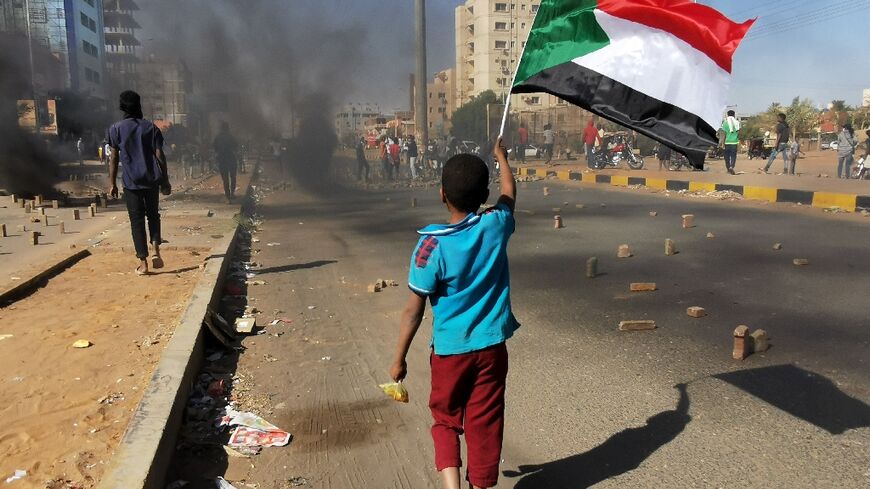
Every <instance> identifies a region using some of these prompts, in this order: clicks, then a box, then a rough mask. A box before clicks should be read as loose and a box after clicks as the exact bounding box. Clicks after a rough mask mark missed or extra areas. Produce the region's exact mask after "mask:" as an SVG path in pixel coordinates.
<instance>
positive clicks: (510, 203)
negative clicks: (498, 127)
mask: <svg viewBox="0 0 870 489" xmlns="http://www.w3.org/2000/svg"><path fill="white" fill-rule="evenodd" d="M520 150H521V151H523V149H522V148H521V149H520ZM493 154H494V155H495V158H496V160H498V167H499V181H500V182H501V197H499V198H498V203H499V204H504V205H506V206H507V207H508V208H509V209H510V210H511V212H513V210H514V206H515V205H516V201H517V182H516V180H514V173H513V171H512V170H511V166H510V164H509V163H508V155H507V149H506V148H505V147H504V145H503V144H502V140H501V138H498V141H496V142H495V148H494V149H493Z"/></svg>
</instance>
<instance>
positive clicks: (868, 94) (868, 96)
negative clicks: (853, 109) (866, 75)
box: [861, 88, 870, 107]
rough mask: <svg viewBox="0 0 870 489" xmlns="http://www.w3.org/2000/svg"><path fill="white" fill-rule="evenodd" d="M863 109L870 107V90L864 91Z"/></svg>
mask: <svg viewBox="0 0 870 489" xmlns="http://www.w3.org/2000/svg"><path fill="white" fill-rule="evenodd" d="M861 106H862V107H870V88H865V89H864V98H863V100H862V103H861Z"/></svg>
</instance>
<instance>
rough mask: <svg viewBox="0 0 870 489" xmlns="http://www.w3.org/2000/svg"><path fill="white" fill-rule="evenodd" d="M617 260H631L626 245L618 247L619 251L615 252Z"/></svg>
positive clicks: (629, 249) (629, 251)
mask: <svg viewBox="0 0 870 489" xmlns="http://www.w3.org/2000/svg"><path fill="white" fill-rule="evenodd" d="M616 257H617V258H631V248H630V247H629V246H628V245H627V244H624V245H619V250H617V252H616Z"/></svg>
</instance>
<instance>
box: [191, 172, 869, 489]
mask: <svg viewBox="0 0 870 489" xmlns="http://www.w3.org/2000/svg"><path fill="white" fill-rule="evenodd" d="M264 180H265V181H266V182H269V183H270V184H271V183H274V180H273V179H272V178H270V176H269V175H268V174H267V176H266V178H265V179H264ZM544 186H547V187H549V189H550V195H549V196H544V192H543V187H544ZM493 193H495V192H493ZM412 198H416V199H417V206H416V207H411V205H410V202H411V199H412ZM581 206H582V207H581ZM554 208H560V211H559V212H560V214H561V216H562V217H563V220H564V223H565V228H564V229H560V230H556V229H554V228H553V215H554V210H553V209H554ZM258 212H259V213H260V214H261V215H262V216H263V218H264V223H263V225H262V228H261V231H260V233H258V234H257V236H256V237H257V238H258V239H259V240H260V243H259V247H260V248H261V249H262V252H261V253H260V254H259V255H257V258H256V259H257V260H258V261H260V262H261V263H262V264H263V266H264V267H265V270H267V271H268V273H265V274H263V273H261V276H262V277H263V278H264V280H265V281H267V282H268V283H267V284H266V285H264V286H261V287H252V288H251V289H250V290H249V300H250V301H251V304H253V305H256V306H257V307H258V308H259V309H260V310H262V311H265V315H266V316H267V317H261V318H260V323H267V322H268V321H270V320H271V319H272V314H273V311H276V310H280V311H281V312H274V314H278V315H280V314H285V315H288V317H291V318H293V321H294V323H293V325H292V326H288V327H286V328H285V329H284V330H281V331H280V332H281V333H282V334H281V335H280V336H278V337H272V336H257V337H256V338H251V339H248V340H245V346H246V347H247V351H246V352H245V353H244V354H242V355H241V357H240V358H239V359H238V366H237V372H238V373H239V374H242V376H243V378H244V379H245V388H244V389H245V394H244V395H247V396H252V397H258V398H262V399H264V403H267V404H268V405H269V406H270V408H269V414H270V415H269V416H267V418H269V419H270V421H272V422H273V423H275V424H277V425H278V426H280V427H282V428H284V429H287V430H289V431H291V432H292V433H294V436H295V438H294V441H293V443H291V445H290V446H289V447H286V448H272V449H267V450H266V451H264V452H263V453H262V454H261V455H259V456H257V458H255V459H250V460H246V459H243V460H239V459H231V458H227V457H226V456H222V455H221V454H220V453H217V454H215V455H214V457H213V458H211V459H208V460H198V461H197V463H196V464H194V463H193V462H192V461H190V460H189V459H185V458H184V457H183V455H179V457H178V459H177V463H176V466H178V467H184V466H187V467H188V471H189V473H188V475H191V474H190V473H192V472H195V473H197V474H200V475H202V474H214V475H218V474H226V477H227V479H229V480H244V481H247V482H248V483H258V484H260V486H259V487H284V486H283V485H281V484H282V483H285V482H286V481H287V480H289V479H291V478H292V477H303V478H304V480H305V481H307V484H308V486H309V487H330V488H340V487H391V488H393V487H395V488H400V487H402V488H405V487H408V488H417V487H437V477H436V474H435V472H434V468H433V467H432V461H431V459H432V448H431V439H430V436H429V430H428V428H429V424H430V418H429V413H428V408H427V405H426V399H427V397H428V382H429V378H428V364H427V361H428V357H427V345H428V337H429V329H428V327H427V326H428V319H427V321H426V323H425V324H426V325H424V327H423V328H422V329H421V334H420V335H419V336H418V339H417V341H416V343H415V345H414V347H413V349H412V352H411V358H409V377H408V380H407V385H408V388H409V390H410V392H411V403H410V404H408V405H402V404H397V403H393V402H392V401H387V400H385V399H383V395H382V394H381V393H380V391H379V390H378V389H377V386H376V384H377V383H380V382H386V381H387V380H388V377H387V368H388V366H389V361H390V358H391V355H392V352H393V349H394V344H395V332H396V331H397V328H398V317H399V314H400V312H401V307H402V305H403V304H404V300H405V299H406V297H407V294H408V293H409V292H408V291H407V289H406V288H405V287H404V284H405V277H406V275H407V266H408V263H409V258H410V253H411V251H412V249H413V247H414V245H415V243H416V240H417V237H416V235H415V230H416V229H418V228H420V227H423V226H424V225H425V224H427V223H430V222H443V221H444V220H445V219H446V217H447V214H446V213H445V211H444V209H443V207H442V205H441V203H440V201H439V200H438V196H437V189H436V188H435V187H431V188H429V189H409V188H399V189H375V190H359V189H349V190H339V189H332V190H330V191H328V192H326V193H323V194H312V193H309V192H306V191H304V190H300V189H291V190H289V191H275V192H271V193H269V194H268V195H267V196H266V197H265V199H264V200H263V201H262V202H261V203H260V206H259V207H258ZM650 212H656V213H657V215H656V216H655V217H652V216H651V215H650ZM689 213H691V214H694V215H695V222H696V227H694V228H691V229H682V227H681V217H680V216H681V215H682V214H689ZM516 219H517V231H516V234H515V236H514V238H513V239H512V242H511V245H510V248H509V256H510V266H511V279H512V298H513V304H514V311H515V314H516V316H517V318H518V319H519V321H520V322H521V323H522V327H521V328H520V330H519V331H518V332H517V334H516V335H515V337H514V338H513V339H511V340H510V341H509V350H510V355H511V367H510V369H511V370H510V374H509V379H508V397H507V430H506V437H505V443H504V455H503V459H504V462H503V464H502V470H503V471H504V475H505V477H503V478H502V479H501V481H500V484H499V487H516V488H578V487H589V486H593V485H595V487H723V488H724V487H735V488H737V487H740V488H743V487H759V488H816V487H842V488H861V487H867V486H868V485H870V406H868V403H870V377H868V376H867V371H868V360H870V330H868V326H870V308H868V307H867V299H866V297H867V291H866V290H865V289H867V288H868V286H870V280H868V278H867V277H868V276H870V260H868V259H867V256H866V249H867V242H868V239H870V223H868V222H862V221H860V220H857V219H840V218H836V216H829V215H826V214H824V213H822V212H820V211H813V212H808V213H807V212H792V211H790V210H788V209H783V208H779V207H773V206H760V205H754V204H732V203H727V202H720V201H710V200H703V199H689V198H683V197H678V196H672V197H665V196H664V195H663V194H658V195H652V194H648V193H645V192H643V191H638V190H610V189H601V188H600V187H591V186H582V185H580V184H562V183H556V182H535V183H528V184H522V185H521V188H520V190H519V196H518V204H517V213H516ZM708 233H712V234H713V237H708V236H707V234H708ZM667 238H670V239H673V240H674V241H675V242H676V246H677V249H678V251H679V253H678V254H676V255H674V256H665V254H664V240H665V239H667ZM263 243H273V245H272V246H268V247H267V246H262V245H263ZM274 243H278V244H274ZM774 243H782V245H783V249H782V250H780V251H776V250H774V249H773V245H774ZM620 244H629V245H630V246H631V249H632V253H633V255H634V256H633V257H631V258H625V259H618V258H617V257H616V252H617V247H618V246H619V245H620ZM592 256H595V257H598V259H599V270H600V275H599V276H598V277H596V278H594V279H588V278H586V277H585V264H586V260H587V258H589V257H592ZM795 258H805V259H808V260H809V265H808V266H804V267H797V266H795V265H793V264H792V260H793V259H795ZM377 278H383V279H387V280H389V279H394V280H397V281H398V282H399V283H400V284H401V286H400V287H397V288H390V289H388V290H386V291H385V292H381V293H379V294H368V293H367V292H366V285H367V284H369V283H373V282H374V280H375V279H377ZM632 282H655V283H656V284H657V286H658V290H656V291H655V292H643V293H640V292H637V293H632V292H629V284H630V283H632ZM689 306H702V307H704V308H705V309H706V310H707V313H708V315H707V316H706V317H704V318H700V319H694V318H690V317H689V316H687V314H686V308H687V307H689ZM631 319H653V320H655V321H656V323H657V325H658V329H656V330H655V331H647V332H620V331H617V325H618V323H619V321H621V320H631ZM741 324H745V325H747V326H749V327H750V329H752V330H754V329H757V328H762V329H765V330H766V331H768V333H769V335H770V337H771V343H772V345H773V346H772V348H771V349H770V350H769V351H768V352H766V353H763V354H756V355H753V356H751V357H750V358H748V359H747V360H745V361H743V362H739V361H735V360H733V359H732V358H731V348H732V337H731V335H732V331H733V330H734V328H735V327H736V326H737V325H741ZM278 328H279V327H268V328H267V332H269V333H270V334H274V333H276V332H278ZM285 333H286V334H285ZM240 395H242V394H240ZM175 475H177V476H179V477H181V476H184V475H185V470H184V469H183V468H182V469H178V470H177V472H176V473H175ZM299 480H302V479H299ZM596 484H597V485H596Z"/></svg>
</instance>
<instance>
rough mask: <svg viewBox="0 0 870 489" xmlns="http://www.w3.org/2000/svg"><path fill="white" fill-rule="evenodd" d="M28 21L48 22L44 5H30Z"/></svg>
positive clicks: (33, 22)
mask: <svg viewBox="0 0 870 489" xmlns="http://www.w3.org/2000/svg"><path fill="white" fill-rule="evenodd" d="M30 23H31V24H46V23H48V12H47V11H46V10H45V7H30Z"/></svg>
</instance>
